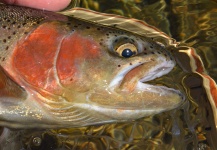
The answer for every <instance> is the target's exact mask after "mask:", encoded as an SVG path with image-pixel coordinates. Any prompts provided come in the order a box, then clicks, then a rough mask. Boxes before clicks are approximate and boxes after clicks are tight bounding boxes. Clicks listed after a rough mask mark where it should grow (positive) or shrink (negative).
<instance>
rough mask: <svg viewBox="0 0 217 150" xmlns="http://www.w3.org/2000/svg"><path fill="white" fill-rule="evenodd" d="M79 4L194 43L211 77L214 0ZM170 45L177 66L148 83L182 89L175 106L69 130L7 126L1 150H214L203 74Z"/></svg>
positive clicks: (88, 0) (124, 0) (113, 0)
mask: <svg viewBox="0 0 217 150" xmlns="http://www.w3.org/2000/svg"><path fill="white" fill-rule="evenodd" d="M78 5H79V6H82V7H86V8H89V9H93V10H97V11H101V12H106V13H114V14H118V15H124V16H126V17H134V18H137V19H140V20H143V21H146V22H147V23H148V24H151V25H153V26H155V27H157V28H159V29H160V30H162V31H164V32H165V33H167V34H168V35H170V36H171V37H173V38H174V39H176V40H177V41H179V42H181V45H183V46H191V47H194V48H195V50H196V51H197V53H198V54H199V55H200V57H201V59H202V61H203V63H204V67H205V68H206V71H207V73H208V74H209V75H210V76H211V77H212V78H213V79H214V80H215V81H216V80H217V74H216V68H217V67H216V63H217V62H216V59H215V58H216V55H217V53H216V49H217V43H216V42H217V39H216V37H217V36H216V34H217V32H216V30H217V27H216V26H217V18H216V17H217V10H216V8H217V2H216V1H214V0H210V1H209V0H200V1H198V0H197V1H194V0H189V1H187V0H185V1H181V0H176V1H175V0H174V1H169V0H165V1H164V0H144V1H142V0H119V1H117V0H98V1H97V0H82V1H80V3H78ZM178 50H179V48H177V49H174V56H175V57H176V59H177V61H178V66H177V67H176V68H175V69H174V70H173V72H172V73H170V74H169V75H167V76H165V77H164V78H160V79H157V80H155V81H154V82H153V83H158V84H165V85H167V86H169V87H174V86H175V87H176V88H179V89H181V90H183V92H185V94H186V101H185V103H184V104H183V105H182V106H180V107H179V108H178V109H176V110H172V111H169V112H165V113H161V114H158V115H154V116H150V117H146V118H142V119H139V120H136V121H134V122H127V123H116V124H106V125H100V126H90V127H82V128H73V129H53V130H41V131H38V130H35V131H33V130H13V131H12V130H8V129H4V131H3V133H2V134H7V136H8V138H5V139H0V140H1V141H2V142H1V143H2V145H1V149H3V148H5V149H6V148H8V149H15V148H16V149H34V150H36V149H38V150H42V149H44V150H45V149H46V150H49V149H98V150H104V149H108V150H110V149H114V150H116V149H121V150H122V149H123V150H125V149H129V150H144V149H146V150H149V149H151V150H152V149H157V150H173V149H176V150H184V149H187V150H193V149H195V150H196V149H199V150H207V149H216V147H217V143H216V140H217V137H216V130H215V124H214V119H213V113H212V109H211V106H210V103H209V100H208V95H207V92H206V91H205V89H204V85H203V79H202V77H201V76H199V75H198V74H196V73H192V72H191V71H189V70H190V69H189V62H188V61H189V58H188V57H187V56H186V55H184V54H182V53H179V52H178Z"/></svg>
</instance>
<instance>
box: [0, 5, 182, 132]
mask: <svg viewBox="0 0 217 150" xmlns="http://www.w3.org/2000/svg"><path fill="white" fill-rule="evenodd" d="M0 33H1V37H0V125H1V126H7V127H11V128H35V127H37V128H53V127H55V128H56V127H57V128H61V127H80V126H87V125H98V124H103V123H112V122H123V121H132V120H135V119H138V118H141V117H145V116H148V115H152V114H156V113H160V112H162V111H167V110H171V109H173V108H176V107H177V106H179V105H180V103H181V102H182V101H183V96H182V94H181V93H180V92H179V91H178V90H175V89H172V88H169V87H166V86H158V85H151V84H147V83H146V82H147V81H151V80H154V79H156V78H158V77H161V76H163V75H165V74H167V73H169V72H170V71H171V70H172V69H173V67H174V66H175V60H174V58H173V56H172V55H171V54H170V52H169V51H167V50H166V49H165V48H164V47H163V46H162V45H160V44H158V43H156V42H154V41H153V40H152V39H151V38H148V37H145V36H140V35H137V34H134V33H130V32H128V31H125V30H121V29H117V28H115V27H109V26H103V25H99V24H95V23H93V22H89V21H88V20H82V19H76V18H73V17H68V16H64V15H61V14H57V13H54V12H48V11H42V10H35V9H30V8H24V7H17V6H8V5H3V4H1V5H0Z"/></svg>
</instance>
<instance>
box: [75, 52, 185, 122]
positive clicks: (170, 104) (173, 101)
mask: <svg viewBox="0 0 217 150" xmlns="http://www.w3.org/2000/svg"><path fill="white" fill-rule="evenodd" d="M133 64H134V65H130V66H126V67H123V68H122V70H121V71H120V72H119V73H118V74H117V75H116V76H115V77H114V78H113V80H112V81H111V82H110V84H109V86H108V88H107V91H106V92H102V91H95V92H94V93H92V94H91V95H90V96H89V97H88V104H79V107H81V108H85V109H87V108H89V109H92V111H97V113H101V114H103V115H105V116H109V117H111V119H112V120H116V121H120V120H134V119H138V118H141V117H145V116H149V115H152V114H157V113H160V112H163V111H168V110H171V109H174V108H176V107H178V106H179V105H180V104H181V103H182V102H183V100H184V96H183V95H182V94H181V92H180V91H178V90H175V89H172V88H168V87H166V86H156V85H150V84H146V83H143V82H147V81H151V80H153V79H156V78H158V77H161V76H163V75H165V74H167V73H169V72H170V71H171V70H172V69H173V67H174V66H175V61H174V60H169V59H166V58H162V57H155V56H154V57H149V58H145V59H144V58H143V59H139V58H137V59H136V61H134V62H133ZM133 75H134V76H133ZM102 95H103V96H102ZM105 95H107V96H105ZM105 97H107V98H106V99H105Z"/></svg>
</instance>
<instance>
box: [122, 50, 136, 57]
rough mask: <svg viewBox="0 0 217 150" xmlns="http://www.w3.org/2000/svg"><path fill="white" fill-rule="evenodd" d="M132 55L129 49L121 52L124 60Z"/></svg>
mask: <svg viewBox="0 0 217 150" xmlns="http://www.w3.org/2000/svg"><path fill="white" fill-rule="evenodd" d="M133 54H134V53H133V52H132V51H131V50H130V49H124V50H123V51H122V56H123V57H126V58H128V57H131V56H132V55H133Z"/></svg>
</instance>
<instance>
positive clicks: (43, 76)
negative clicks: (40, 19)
mask: <svg viewBox="0 0 217 150" xmlns="http://www.w3.org/2000/svg"><path fill="white" fill-rule="evenodd" d="M66 33H67V32H66V30H64V29H62V28H61V30H60V27H59V25H58V24H57V23H45V24H43V25H40V26H39V27H38V28H37V29H35V30H34V31H33V32H32V33H31V34H30V35H29V36H28V37H26V38H25V39H24V38H23V39H21V40H20V41H19V42H18V44H17V46H16V47H15V49H14V54H13V56H12V57H13V59H12V65H13V67H14V68H15V69H16V70H17V71H18V72H19V75H21V78H23V79H24V80H25V81H27V82H28V83H29V84H31V85H34V86H36V87H39V88H47V90H48V91H49V90H53V89H54V88H55V87H56V86H57V82H56V79H55V75H54V74H55V72H54V69H53V67H54V65H55V64H54V58H55V56H56V52H57V49H58V47H59V45H60V43H61V40H62V39H63V37H64V36H65V34H66Z"/></svg>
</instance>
